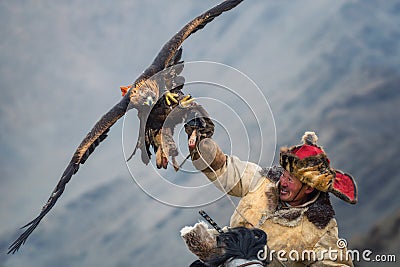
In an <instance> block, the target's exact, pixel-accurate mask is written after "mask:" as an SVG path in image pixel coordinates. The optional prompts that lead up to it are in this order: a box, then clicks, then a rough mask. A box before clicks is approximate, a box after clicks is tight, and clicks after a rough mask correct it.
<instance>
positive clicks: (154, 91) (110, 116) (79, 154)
mask: <svg viewBox="0 0 400 267" xmlns="http://www.w3.org/2000/svg"><path fill="white" fill-rule="evenodd" d="M242 1H243V0H227V1H224V2H222V3H220V4H219V5H216V6H215V7H213V8H211V9H210V10H208V11H206V12H205V13H203V14H201V15H200V16H198V17H196V18H194V19H193V20H192V21H190V22H189V23H188V24H186V25H185V26H184V27H183V28H182V29H181V30H180V31H179V32H177V33H176V34H175V35H174V36H173V37H172V38H171V39H170V40H169V41H168V42H167V43H166V44H165V45H164V46H163V47H162V49H161V51H160V52H159V53H158V55H157V56H156V57H155V59H154V61H153V62H152V63H151V65H150V66H149V67H148V68H147V69H146V70H145V71H144V72H143V73H142V74H141V75H140V76H139V77H138V78H137V79H136V80H135V82H134V83H133V84H132V85H131V86H129V88H127V92H126V94H125V95H124V96H123V98H122V99H121V100H120V102H119V103H117V104H116V105H115V106H113V107H112V108H111V109H110V110H109V111H108V112H107V113H106V114H104V115H103V116H102V117H101V118H100V120H99V121H98V122H97V123H96V124H95V125H94V126H93V128H92V129H91V130H90V132H89V133H88V134H87V135H86V137H85V138H84V139H83V140H82V142H81V143H80V145H79V146H78V148H77V149H76V151H75V153H74V155H73V156H72V159H71V161H70V162H69V164H68V165H67V167H66V169H65V170H64V172H63V174H62V175H61V178H60V180H59V182H58V184H57V185H56V187H55V188H54V190H53V192H52V193H51V195H50V197H49V199H48V200H47V202H46V204H45V205H44V206H43V207H42V209H41V211H40V213H39V215H38V216H37V217H36V218H35V219H33V220H32V221H30V222H29V223H27V224H26V225H25V226H23V227H22V228H26V229H25V231H24V232H23V233H22V234H21V235H20V236H19V237H18V238H17V239H16V240H15V241H14V242H13V243H12V244H11V245H10V247H9V250H8V253H15V252H16V251H18V249H19V248H20V247H21V245H22V244H24V243H25V242H26V240H27V238H28V237H29V236H30V234H31V233H32V232H33V231H34V230H35V228H36V227H37V226H38V225H39V223H40V221H41V220H42V219H43V218H44V217H45V216H46V214H47V213H48V212H49V211H50V210H51V209H52V208H53V206H54V205H55V204H56V202H57V200H58V199H59V197H60V196H61V195H62V193H63V192H64V190H65V187H66V184H67V183H68V182H69V181H70V180H71V178H72V176H73V175H74V174H76V173H77V171H78V169H79V166H80V165H81V164H83V163H85V161H86V160H87V159H88V157H89V156H90V154H91V153H92V152H93V151H94V150H95V148H96V147H97V146H98V145H99V144H100V143H101V142H102V141H103V140H104V139H105V138H106V137H107V134H108V132H109V130H110V127H111V126H113V125H114V124H115V123H116V122H117V121H118V120H119V119H120V118H121V117H122V116H124V114H125V113H126V112H127V111H128V110H130V109H137V111H138V117H139V121H140V126H139V128H140V130H139V131H140V132H139V140H138V144H137V146H136V147H137V148H139V149H141V150H142V158H143V155H145V154H144V153H143V150H145V153H146V154H147V153H148V151H147V149H146V147H145V145H144V143H145V134H144V133H145V129H146V119H147V118H148V117H149V114H151V109H152V107H153V105H154V103H156V102H157V100H158V98H159V96H160V92H159V86H158V84H157V82H156V81H154V80H153V79H152V77H153V76H154V75H155V74H157V73H159V72H160V71H163V70H165V69H166V68H168V67H169V66H172V65H176V64H175V63H177V62H178V61H179V59H178V58H180V56H179V53H181V52H180V47H181V45H182V43H183V41H184V40H185V39H187V38H188V37H189V36H190V35H191V34H193V33H195V32H196V31H198V30H200V29H202V28H203V27H204V26H205V25H206V24H208V23H209V22H211V21H212V20H213V19H214V18H216V17H218V16H219V15H221V14H222V13H223V12H226V11H228V10H231V9H232V8H234V7H236V6H237V5H239V4H240V3H241V2H242ZM176 60H178V61H176ZM182 99H183V98H182ZM182 99H181V98H179V97H178V99H176V101H178V102H179V101H181V100H182ZM185 100H188V99H185ZM168 101H170V100H168ZM183 102H187V101H183ZM189 104H190V103H189ZM156 105H157V104H156ZM153 110H154V109H153ZM149 136H150V135H149ZM157 144H158V143H157Z"/></svg>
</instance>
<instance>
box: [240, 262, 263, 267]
mask: <svg viewBox="0 0 400 267" xmlns="http://www.w3.org/2000/svg"><path fill="white" fill-rule="evenodd" d="M253 264H257V265H260V264H261V265H262V266H264V264H262V263H261V262H259V261H249V262H246V263H243V264H240V265H238V266H237V267H245V266H250V265H253Z"/></svg>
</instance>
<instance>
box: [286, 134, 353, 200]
mask: <svg viewBox="0 0 400 267" xmlns="http://www.w3.org/2000/svg"><path fill="white" fill-rule="evenodd" d="M317 140H318V137H317V135H316V134H315V133H314V132H305V133H304V135H303V137H302V141H303V144H302V145H297V146H292V147H290V148H288V147H282V148H281V152H280V161H279V163H280V165H281V166H282V167H283V168H284V169H285V170H287V171H288V172H290V173H291V174H293V175H294V176H295V177H296V178H298V179H299V180H300V181H301V182H302V183H305V184H307V185H309V186H311V187H313V188H315V189H317V190H319V191H322V192H331V193H333V194H334V195H335V196H337V197H339V198H340V199H342V200H344V201H346V202H348V203H351V204H355V203H357V185H356V183H355V181H354V179H353V177H352V176H351V175H349V174H347V173H343V172H341V171H339V170H336V169H333V168H331V167H330V161H329V159H328V156H327V155H326V153H325V151H324V150H323V149H322V147H320V146H318V145H317Z"/></svg>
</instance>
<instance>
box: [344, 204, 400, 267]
mask: <svg viewBox="0 0 400 267" xmlns="http://www.w3.org/2000/svg"><path fill="white" fill-rule="evenodd" d="M399 225H400V210H397V211H396V212H394V213H393V214H391V215H389V216H387V217H386V218H384V219H382V220H380V221H379V222H378V223H376V224H375V225H374V226H373V227H372V228H371V229H370V230H369V231H368V232H366V233H364V234H362V235H361V234H360V235H356V236H355V237H354V238H353V239H352V240H351V245H352V247H351V249H357V250H358V251H365V250H369V251H371V254H370V255H366V256H367V257H368V258H369V259H371V262H366V261H365V260H361V261H360V262H357V263H356V266H357V267H362V266H376V264H377V263H378V264H379V266H381V265H382V266H388V267H389V266H397V263H396V262H397V261H398V259H399V257H400V254H399V250H398V249H395V250H394V249H393V248H398V247H399V246H400V231H399ZM360 258H362V257H361V256H360ZM377 260H378V261H383V262H376V261H377Z"/></svg>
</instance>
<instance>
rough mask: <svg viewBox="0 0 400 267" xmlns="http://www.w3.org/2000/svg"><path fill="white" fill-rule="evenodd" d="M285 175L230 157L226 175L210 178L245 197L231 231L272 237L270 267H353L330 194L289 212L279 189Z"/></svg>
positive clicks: (220, 172) (209, 174)
mask: <svg viewBox="0 0 400 267" xmlns="http://www.w3.org/2000/svg"><path fill="white" fill-rule="evenodd" d="M282 171H283V169H282V168H281V167H277V166H275V167H272V168H270V169H262V168H261V167H259V166H258V165H256V164H254V163H249V162H243V161H241V160H239V159H238V158H237V157H235V156H227V161H226V164H225V165H224V166H223V167H222V168H221V169H219V170H217V171H216V172H205V174H206V176H207V177H208V178H209V179H210V180H211V181H212V182H213V183H214V184H215V185H216V186H217V187H218V188H220V189H221V190H223V191H225V192H227V193H228V194H230V195H232V196H236V197H241V200H240V202H239V204H238V206H237V208H236V210H235V212H234V213H233V215H232V217H231V220H230V226H231V227H237V226H246V227H258V228H261V229H262V230H264V231H265V232H266V233H267V235H268V243H267V244H268V247H269V249H270V253H268V254H269V255H268V258H271V259H272V263H271V264H270V265H269V266H288V267H289V266H292V267H297V266H313V267H316V266H353V263H352V261H351V258H349V257H347V252H346V251H347V250H346V248H342V246H339V247H338V244H337V243H338V240H339V238H338V226H337V222H336V220H335V219H334V217H333V216H334V210H333V208H332V205H331V203H330V200H329V195H328V193H323V192H319V193H318V194H317V195H316V196H315V197H314V198H313V199H312V200H311V201H309V202H307V203H305V204H303V205H302V206H300V207H286V206H285V205H284V204H283V203H281V202H280V201H279V194H278V189H277V187H278V182H279V177H280V175H281V174H282ZM272 255H273V256H272Z"/></svg>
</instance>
